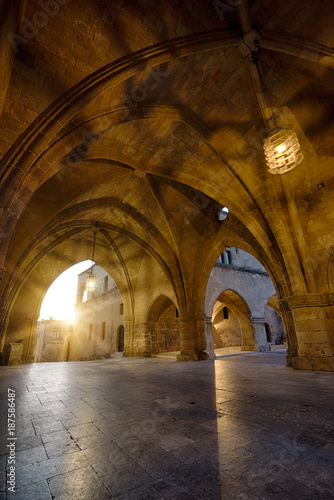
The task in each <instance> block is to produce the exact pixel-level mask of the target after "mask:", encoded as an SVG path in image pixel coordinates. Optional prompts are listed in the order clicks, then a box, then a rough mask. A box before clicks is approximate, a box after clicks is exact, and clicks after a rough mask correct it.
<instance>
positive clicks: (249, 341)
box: [239, 318, 257, 351]
mask: <svg viewBox="0 0 334 500" xmlns="http://www.w3.org/2000/svg"><path fill="white" fill-rule="evenodd" d="M239 322H240V329H241V338H242V345H241V350H242V351H257V347H256V343H255V335H254V325H253V324H252V323H251V322H250V320H249V319H248V318H247V319H246V318H239Z"/></svg>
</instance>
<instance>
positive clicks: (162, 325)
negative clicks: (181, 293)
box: [146, 295, 181, 355]
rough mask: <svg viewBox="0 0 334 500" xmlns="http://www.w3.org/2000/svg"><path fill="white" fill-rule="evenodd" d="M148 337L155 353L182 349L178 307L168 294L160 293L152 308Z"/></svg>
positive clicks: (152, 351)
mask: <svg viewBox="0 0 334 500" xmlns="http://www.w3.org/2000/svg"><path fill="white" fill-rule="evenodd" d="M146 337H147V340H148V342H149V344H150V347H151V353H152V354H153V355H155V354H163V353H178V352H179V351H180V349H181V339H180V320H179V313H178V309H177V307H176V306H175V304H174V303H173V301H172V300H171V299H170V298H169V297H167V296H166V295H160V296H159V297H158V298H157V299H156V300H155V301H154V303H153V304H152V306H151V308H150V311H149V314H148V318H147V332H146Z"/></svg>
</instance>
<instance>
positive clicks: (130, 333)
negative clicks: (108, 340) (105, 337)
mask: <svg viewBox="0 0 334 500" xmlns="http://www.w3.org/2000/svg"><path fill="white" fill-rule="evenodd" d="M134 355H135V354H134V316H132V315H125V316H124V351H123V356H129V357H130V356H134Z"/></svg>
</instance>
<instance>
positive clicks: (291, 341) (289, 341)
mask: <svg viewBox="0 0 334 500" xmlns="http://www.w3.org/2000/svg"><path fill="white" fill-rule="evenodd" d="M279 306H280V310H281V311H282V320H283V325H284V330H285V335H286V347H287V354H286V364H287V366H290V367H292V359H293V358H295V357H297V356H298V342H297V336H296V330H295V324H294V320H293V316H292V312H291V309H290V307H289V306H288V303H287V301H286V300H280V301H279Z"/></svg>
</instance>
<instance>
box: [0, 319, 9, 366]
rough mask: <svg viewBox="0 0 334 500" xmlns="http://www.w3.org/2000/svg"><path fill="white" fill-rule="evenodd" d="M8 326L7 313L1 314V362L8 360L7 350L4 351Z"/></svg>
mask: <svg viewBox="0 0 334 500" xmlns="http://www.w3.org/2000/svg"><path fill="white" fill-rule="evenodd" d="M7 326H8V319H7V318H6V316H5V314H4V313H3V314H0V337H1V350H0V357H1V359H0V364H4V363H6V361H7V352H4V347H5V339H6V332H7Z"/></svg>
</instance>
